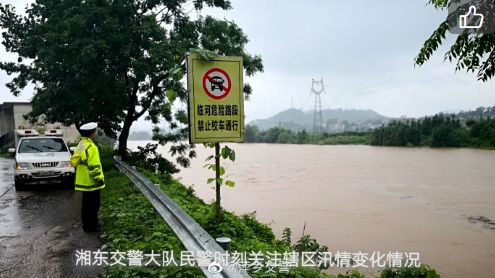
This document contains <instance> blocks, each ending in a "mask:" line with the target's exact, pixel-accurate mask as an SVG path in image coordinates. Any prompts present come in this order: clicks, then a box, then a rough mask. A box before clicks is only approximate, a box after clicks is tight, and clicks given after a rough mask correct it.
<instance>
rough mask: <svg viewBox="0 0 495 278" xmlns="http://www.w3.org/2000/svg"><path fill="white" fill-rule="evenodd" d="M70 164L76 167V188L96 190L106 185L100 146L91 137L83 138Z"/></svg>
mask: <svg viewBox="0 0 495 278" xmlns="http://www.w3.org/2000/svg"><path fill="white" fill-rule="evenodd" d="M70 164H71V165H72V166H74V167H76V190H79V191H94V190H99V189H103V188H104V187H105V177H104V176H103V169H102V168H101V162H100V154H99V152H98V147H97V146H96V145H95V143H94V142H93V141H92V140H91V139H89V138H87V137H82V138H81V141H80V142H79V145H77V148H76V150H75V151H74V154H73V155H72V157H71V158H70Z"/></svg>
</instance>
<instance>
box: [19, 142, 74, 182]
mask: <svg viewBox="0 0 495 278" xmlns="http://www.w3.org/2000/svg"><path fill="white" fill-rule="evenodd" d="M9 151H10V152H15V163H16V165H15V188H16V190H22V189H24V187H25V186H26V185H31V184H53V183H64V184H65V185H66V186H67V187H73V186H74V172H75V170H74V167H72V166H71V165H70V163H69V160H70V157H71V154H70V152H69V149H68V148H67V144H66V143H65V140H64V139H63V138H62V137H54V136H40V137H34V136H33V137H23V138H20V139H19V143H18V144H17V148H16V149H13V148H12V149H9Z"/></svg>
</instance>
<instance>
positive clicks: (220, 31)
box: [0, 0, 263, 155]
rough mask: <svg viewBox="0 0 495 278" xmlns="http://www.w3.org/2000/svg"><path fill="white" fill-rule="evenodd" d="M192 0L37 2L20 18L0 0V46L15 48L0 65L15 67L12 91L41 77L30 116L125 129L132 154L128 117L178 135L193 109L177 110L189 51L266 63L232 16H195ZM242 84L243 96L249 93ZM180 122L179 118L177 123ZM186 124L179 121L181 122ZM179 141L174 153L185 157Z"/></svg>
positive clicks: (251, 68)
mask: <svg viewBox="0 0 495 278" xmlns="http://www.w3.org/2000/svg"><path fill="white" fill-rule="evenodd" d="M187 2H188V1H187V0H114V1H108V0H86V1H80V0H60V1H50V0H37V1H36V2H35V3H33V4H31V6H30V7H29V8H28V9H26V15H25V16H20V15H18V14H16V13H15V10H14V8H13V7H12V6H10V5H3V4H0V28H4V29H5V30H6V31H5V32H4V33H3V34H2V35H3V39H4V41H3V45H4V46H5V48H6V50H7V51H9V52H12V53H15V54H17V55H18V57H19V59H18V61H17V62H1V63H0V69H3V70H5V71H6V72H7V73H8V74H9V75H10V74H17V76H16V77H14V78H13V79H12V81H11V82H9V83H8V84H7V87H8V88H9V89H10V91H11V92H12V93H13V94H14V95H18V94H19V93H20V91H21V90H22V89H23V88H24V87H25V86H26V85H27V84H28V83H29V82H32V83H34V84H35V92H34V97H33V112H32V113H31V114H30V117H31V119H34V118H36V117H37V116H39V115H41V114H44V115H45V116H46V119H47V120H48V121H50V122H55V121H57V122H61V123H63V124H66V125H70V124H76V126H77V127H79V126H80V125H81V124H82V123H83V122H86V121H97V122H99V123H100V124H101V126H102V128H103V129H104V131H105V132H106V133H107V134H110V135H116V134H117V132H118V131H120V135H119V153H120V154H121V155H125V154H126V150H127V139H128V136H129V130H130V128H131V126H132V124H133V123H134V122H135V121H136V120H138V119H139V118H141V117H142V116H143V115H144V114H145V113H147V112H148V114H149V116H148V119H149V120H151V121H152V122H153V123H155V124H156V123H158V122H159V120H160V119H161V118H164V119H165V120H166V121H167V122H169V126H170V127H171V129H173V130H177V129H179V130H178V131H176V132H175V135H174V136H162V137H160V138H159V139H160V140H161V141H162V142H163V141H166V140H169V141H173V142H178V141H180V140H182V139H184V138H185V137H186V136H187V135H186V134H187V132H186V131H187V130H185V129H184V128H183V126H184V124H186V123H187V121H188V118H187V112H186V111H183V110H179V111H176V112H175V113H174V111H173V110H174V109H173V103H174V102H175V101H176V100H177V99H178V100H180V101H185V100H186V99H187V95H186V90H185V88H184V87H183V85H182V83H181V82H180V80H182V79H183V77H184V73H185V63H184V58H185V54H186V53H187V52H188V51H190V50H191V49H204V50H208V51H211V52H214V53H216V54H219V55H235V56H242V57H243V58H244V68H245V72H246V74H247V75H248V76H250V75H253V74H255V73H257V72H260V71H262V70H263V65H262V61H261V58H260V57H259V56H251V55H249V54H248V53H246V52H245V50H244V47H245V45H246V44H247V42H248V39H247V37H246V35H245V34H244V33H243V32H242V30H241V29H240V28H239V27H238V26H237V25H236V24H235V23H233V22H230V21H223V20H217V19H214V18H212V17H210V16H207V17H199V18H198V19H192V18H191V17H190V16H189V13H188V12H186V11H185V10H184V9H185V6H186V3H187ZM192 3H193V4H194V7H193V8H194V9H196V10H198V11H199V10H201V9H203V8H204V7H205V6H208V7H217V8H221V9H225V10H226V9H230V8H231V4H230V1H228V0H194V1H192ZM251 91H252V90H251V87H250V86H249V84H246V85H245V88H244V93H245V95H246V97H248V96H249V94H250V93H251ZM181 124H182V125H181ZM181 126H182V128H181ZM185 150H187V146H185V145H184V144H181V145H180V146H178V147H176V149H175V152H178V153H179V154H183V153H184V152H185Z"/></svg>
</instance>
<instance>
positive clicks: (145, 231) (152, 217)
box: [100, 149, 438, 278]
mask: <svg viewBox="0 0 495 278" xmlns="http://www.w3.org/2000/svg"><path fill="white" fill-rule="evenodd" d="M100 155H101V156H104V157H111V155H112V153H111V152H109V151H107V150H105V149H103V150H102V151H101V152H100ZM104 167H106V166H104ZM140 170H141V171H142V172H143V173H144V175H145V176H147V177H148V178H149V179H150V180H151V181H152V182H153V183H155V184H158V185H159V187H160V189H161V190H162V191H163V192H165V193H166V194H167V195H168V196H169V197H170V198H172V199H173V200H174V201H175V202H176V203H177V204H178V205H179V206H180V207H181V208H182V209H183V210H184V211H185V212H186V213H187V214H189V215H190V216H191V217H192V218H193V219H194V220H196V221H197V222H198V224H200V225H201V226H202V227H203V228H204V229H205V230H206V231H207V232H208V233H209V234H210V235H211V236H212V237H214V238H215V237H219V236H227V237H230V238H231V239H232V245H231V250H232V251H238V252H251V251H254V252H258V251H261V252H279V253H283V252H289V251H292V250H298V251H316V252H318V251H320V252H321V251H326V250H327V247H325V246H320V245H319V244H318V243H317V242H316V241H315V240H314V239H311V238H310V237H309V236H304V237H303V238H301V239H300V240H299V241H298V242H297V243H296V244H295V245H294V246H292V247H291V246H290V237H291V234H292V233H291V231H290V229H285V230H284V235H283V240H280V241H279V240H277V239H276V238H275V235H274V234H273V231H272V230H271V228H270V227H269V226H268V225H266V224H263V223H260V222H259V221H258V220H256V215H255V213H254V212H253V213H249V214H245V215H242V216H237V215H235V214H233V213H231V212H225V214H224V217H223V219H222V222H220V223H218V221H217V219H216V217H215V206H214V204H213V203H212V204H206V203H205V202H204V201H202V200H201V199H199V198H198V197H197V196H196V195H195V194H194V190H193V189H192V188H191V187H186V186H184V185H182V184H180V183H179V182H177V181H172V180H170V179H169V175H168V174H165V173H162V174H157V173H154V172H151V171H149V170H143V169H140ZM106 184H107V186H106V188H105V189H104V190H103V191H102V206H101V219H102V222H103V228H104V230H103V234H102V235H101V239H102V240H103V241H104V243H105V244H104V245H103V246H102V250H103V251H116V250H120V251H128V250H140V251H143V252H144V253H150V252H151V251H155V252H161V251H173V252H174V258H175V260H176V261H180V258H179V255H180V252H181V251H184V247H183V245H182V243H181V242H180V240H179V239H178V238H177V237H176V236H175V234H174V233H173V231H172V230H171V229H170V227H169V226H168V225H167V224H166V223H165V222H164V221H163V219H162V218H161V216H160V215H159V214H157V213H156V212H155V211H154V209H153V207H152V206H151V204H150V203H149V202H148V200H147V199H146V197H144V195H143V194H142V193H141V192H140V191H139V190H138V189H137V188H136V187H135V186H134V185H133V184H132V183H131V182H130V181H129V179H127V178H126V177H125V176H123V175H122V174H120V173H119V172H118V171H117V170H115V169H111V170H109V171H108V172H106ZM425 269H427V270H428V271H429V272H430V273H434V270H431V269H430V268H429V267H427V268H425ZM400 271H402V272H403V273H416V272H415V271H413V270H407V269H406V270H400ZM408 271H409V272H408ZM395 272H396V270H386V271H384V272H383V273H382V276H381V277H387V278H388V277H428V278H429V277H432V278H436V277H438V276H407V274H406V275H405V276H404V275H403V276H390V275H396V274H394V273H395ZM384 273H385V274H384ZM418 273H420V271H418ZM250 274H251V276H252V277H281V278H282V277H293V278H300V277H308V278H324V277H332V278H363V277H364V276H363V275H362V274H360V273H359V272H358V271H357V270H353V271H350V272H348V273H346V274H339V275H337V276H332V275H327V274H325V273H322V271H321V269H318V268H309V267H296V268H290V269H289V273H280V272H278V273H277V272H275V273H274V272H270V271H268V269H262V270H261V271H258V272H255V273H250ZM383 275H389V276H383ZM411 275H413V274H411ZM102 277H106V278H108V277H203V274H202V273H201V271H200V270H199V269H198V268H195V267H174V266H171V267H155V266H152V265H150V266H146V267H123V266H109V267H107V268H106V269H105V272H104V273H103V275H102Z"/></svg>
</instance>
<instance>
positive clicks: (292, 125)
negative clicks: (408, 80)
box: [249, 109, 389, 131]
mask: <svg viewBox="0 0 495 278" xmlns="http://www.w3.org/2000/svg"><path fill="white" fill-rule="evenodd" d="M322 115H323V125H324V126H325V127H326V128H324V129H330V130H329V131H339V130H340V129H342V130H345V129H346V128H345V125H348V126H353V129H355V130H360V129H363V130H364V129H369V128H373V127H375V126H376V125H381V124H382V123H386V122H388V121H389V118H387V117H385V116H383V115H380V114H378V113H376V112H375V111H373V110H358V109H349V110H344V109H326V110H322ZM313 117H314V112H313V111H312V110H311V111H302V110H299V109H288V110H285V111H282V112H280V113H278V114H276V115H274V116H272V117H270V118H268V119H260V120H253V121H251V122H250V123H249V125H254V126H256V127H257V128H258V129H260V130H267V129H270V128H272V127H283V128H288V129H292V130H303V129H306V130H312V128H313ZM338 127H339V128H338ZM348 130H349V129H348Z"/></svg>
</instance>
